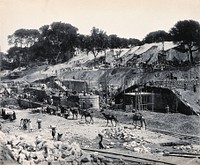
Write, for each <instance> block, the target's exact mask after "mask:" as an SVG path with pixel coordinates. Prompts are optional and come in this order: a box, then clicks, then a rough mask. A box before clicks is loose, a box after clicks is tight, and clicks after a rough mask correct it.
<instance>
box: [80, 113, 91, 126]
mask: <svg viewBox="0 0 200 165" xmlns="http://www.w3.org/2000/svg"><path fill="white" fill-rule="evenodd" d="M80 114H81V119H82V117H83V116H84V117H85V122H86V123H89V124H90V123H91V122H92V124H93V123H94V120H93V111H90V112H89V111H88V110H86V109H84V110H81V111H80ZM87 117H90V121H89V122H88V121H87Z"/></svg>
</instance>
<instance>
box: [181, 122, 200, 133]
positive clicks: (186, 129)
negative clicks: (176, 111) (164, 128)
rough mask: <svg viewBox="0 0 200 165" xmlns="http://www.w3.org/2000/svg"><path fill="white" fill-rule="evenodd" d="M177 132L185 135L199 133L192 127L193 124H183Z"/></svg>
mask: <svg viewBox="0 0 200 165" xmlns="http://www.w3.org/2000/svg"><path fill="white" fill-rule="evenodd" d="M178 130H180V132H181V133H184V134H186V133H188V134H196V133H198V132H199V130H198V129H197V127H194V126H193V124H191V123H189V122H185V123H184V124H182V125H181V126H179V127H178Z"/></svg>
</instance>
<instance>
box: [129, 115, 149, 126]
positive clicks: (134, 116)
mask: <svg viewBox="0 0 200 165" xmlns="http://www.w3.org/2000/svg"><path fill="white" fill-rule="evenodd" d="M132 119H133V124H134V123H135V128H136V127H137V122H138V121H140V124H141V125H140V128H142V127H143V123H144V126H145V129H146V121H145V119H144V117H143V115H142V114H141V113H140V112H136V113H134V114H133V117H132Z"/></svg>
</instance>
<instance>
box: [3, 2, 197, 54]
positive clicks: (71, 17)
mask: <svg viewBox="0 0 200 165" xmlns="http://www.w3.org/2000/svg"><path fill="white" fill-rule="evenodd" d="M199 9H200V0H0V46H1V51H4V52H5V51H6V50H7V49H8V48H9V47H8V44H7V43H8V42H7V36H8V35H10V34H13V33H14V31H15V30H17V29H20V28H26V29H39V28H40V27H41V26H43V25H45V24H51V23H52V22H57V21H61V22H65V23H70V24H72V25H73V26H75V27H77V28H78V29H79V33H81V34H89V33H90V30H91V29H92V27H97V28H100V29H102V30H104V31H105V32H106V33H107V34H117V35H118V36H119V37H125V38H137V39H140V40H142V39H143V38H144V37H145V36H146V34H148V33H149V32H152V31H156V30H165V31H166V32H168V31H169V30H170V28H171V27H173V26H174V24H175V23H176V22H177V21H179V20H185V19H193V20H196V21H198V22H200V12H199Z"/></svg>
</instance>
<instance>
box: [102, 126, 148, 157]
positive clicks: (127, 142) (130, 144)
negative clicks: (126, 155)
mask: <svg viewBox="0 0 200 165" xmlns="http://www.w3.org/2000/svg"><path fill="white" fill-rule="evenodd" d="M137 131H138V130H135V129H130V128H120V127H118V128H109V129H105V130H104V131H103V133H104V135H105V136H107V137H109V138H111V139H117V140H120V141H122V146H123V147H124V148H126V149H128V150H132V151H135V152H141V153H149V152H151V149H150V148H149V147H146V146H145V145H146V144H147V143H148V142H147V141H145V140H144V138H143V137H140V136H138V133H137Z"/></svg>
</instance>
